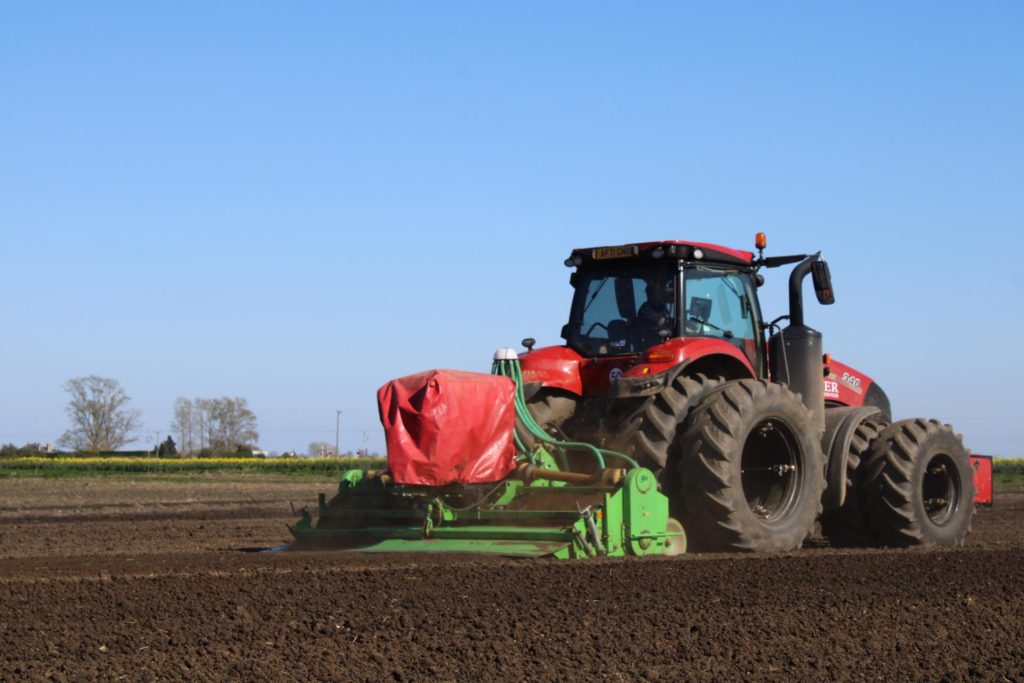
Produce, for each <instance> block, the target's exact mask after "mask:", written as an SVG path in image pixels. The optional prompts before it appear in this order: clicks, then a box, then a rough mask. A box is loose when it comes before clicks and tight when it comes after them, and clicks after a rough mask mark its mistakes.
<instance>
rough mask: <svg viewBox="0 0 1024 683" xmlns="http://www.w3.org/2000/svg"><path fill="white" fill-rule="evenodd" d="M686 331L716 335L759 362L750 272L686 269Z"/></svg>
mask: <svg viewBox="0 0 1024 683" xmlns="http://www.w3.org/2000/svg"><path fill="white" fill-rule="evenodd" d="M685 278H686V280H685V282H686V289H685V297H686V312H685V316H686V319H685V327H684V329H685V333H686V336H688V337H718V338H721V339H725V340H727V341H729V342H730V343H732V344H734V345H735V346H736V347H737V348H739V349H740V350H741V351H743V352H744V354H746V356H747V357H748V358H749V359H750V362H751V365H753V366H754V368H758V366H759V365H760V362H759V358H760V354H759V353H758V349H759V347H760V339H761V334H760V324H759V317H758V311H757V309H756V307H755V306H754V304H753V302H754V301H756V298H755V295H754V288H753V283H752V282H751V279H750V275H749V274H747V273H743V272H738V271H729V270H719V269H715V268H702V267H695V268H687V269H686V274H685Z"/></svg>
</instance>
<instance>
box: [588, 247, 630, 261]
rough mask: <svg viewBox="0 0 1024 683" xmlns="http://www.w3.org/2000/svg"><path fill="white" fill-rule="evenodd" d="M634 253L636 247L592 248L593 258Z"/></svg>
mask: <svg viewBox="0 0 1024 683" xmlns="http://www.w3.org/2000/svg"><path fill="white" fill-rule="evenodd" d="M635 254H636V247H632V246H630V247H601V248H600V249H595V250H594V258H595V259H606V258H626V257H627V256H633V255H635Z"/></svg>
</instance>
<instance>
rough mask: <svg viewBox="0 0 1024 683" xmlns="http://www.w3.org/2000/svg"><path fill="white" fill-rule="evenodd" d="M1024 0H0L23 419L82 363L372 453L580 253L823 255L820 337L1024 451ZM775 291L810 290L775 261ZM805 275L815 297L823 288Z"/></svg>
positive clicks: (9, 290) (7, 287) (482, 362)
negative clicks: (829, 292)
mask: <svg viewBox="0 0 1024 683" xmlns="http://www.w3.org/2000/svg"><path fill="white" fill-rule="evenodd" d="M1022 25H1024V5H1022V4H1021V3H1016V2H1006V3H999V2H987V3H968V4H964V3H941V2H906V3H855V4H845V5H841V4H839V3H817V2H807V3H798V2H783V3H742V2H737V3H700V4H697V3H679V2H670V3H644V4H642V5H636V4H632V5H630V4H628V3H627V4H625V5H622V4H612V3H602V2H597V3H593V2H588V3H573V2H566V3H508V4H498V3H468V2H437V3H413V2H394V3H354V2H353V3H343V2H325V3H317V2H305V3H284V2H277V3H275V2H224V3H198V2H196V3H190V2H181V1H175V2H165V3H161V2H150V3H129V2H95V3H80V2H79V3H75V2H68V3H59V2H32V3H3V4H2V5H0V84H2V95H0V98H2V106H0V143H2V148H0V256H2V258H3V266H2V268H0V293H2V294H0V295H2V297H3V301H2V304H0V442H2V443H8V442H13V443H16V444H22V443H25V442H27V441H40V442H44V443H45V442H47V441H50V442H55V441H56V440H57V438H58V437H59V436H60V434H61V433H62V432H63V431H64V430H65V429H66V428H67V427H68V423H67V419H66V416H65V414H64V406H65V403H66V399H67V396H66V394H65V393H64V391H63V390H62V385H63V383H64V382H65V381H67V380H68V379H69V378H72V377H78V376H83V375H89V374H97V375H101V376H105V377H111V378H114V379H117V380H118V381H119V382H120V383H121V384H122V386H123V387H124V388H125V390H126V391H127V392H128V394H129V395H130V396H131V397H132V405H133V406H134V407H135V408H137V409H139V410H140V411H141V413H142V420H143V423H144V427H143V429H142V430H141V431H140V432H139V434H138V437H139V440H138V441H137V442H136V446H137V447H149V446H151V445H152V444H153V443H154V440H155V439H156V438H157V437H158V436H159V437H160V438H163V437H165V436H166V435H167V433H168V429H169V426H170V423H171V419H172V406H173V403H174V400H175V398H177V397H179V396H185V397H216V396H241V397H245V398H247V399H248V401H249V403H250V405H251V407H252V408H253V410H254V411H255V413H256V415H257V417H258V418H259V431H260V433H261V439H260V445H261V446H262V447H264V448H266V449H270V450H276V451H284V450H289V449H294V450H296V451H299V452H304V451H305V450H306V446H307V444H309V443H310V442H311V441H315V440H322V441H327V442H333V441H334V437H335V426H336V411H337V410H341V411H342V416H341V435H340V440H341V449H342V450H343V451H344V450H350V449H355V448H363V447H367V448H369V449H370V450H383V447H384V446H383V431H382V430H381V427H380V424H379V421H378V418H377V411H376V397H375V392H376V390H377V388H378V387H379V386H381V385H382V384H384V383H385V382H387V381H388V380H389V379H392V378H395V377H399V376H402V375H406V374H409V373H412V372H417V371H420V370H426V369H430V368H456V369H464V370H478V371H483V372H486V371H488V369H489V367H490V359H491V355H492V354H493V352H494V350H495V349H496V348H498V347H503V346H515V347H518V346H519V340H521V339H522V338H524V337H528V336H530V337H535V338H536V339H537V340H538V344H539V345H547V344H557V343H561V340H560V339H559V336H558V335H559V331H560V328H561V326H562V324H563V323H565V322H566V320H567V317H568V308H569V302H570V298H571V289H570V287H569V284H568V275H569V271H568V269H566V268H565V266H564V265H563V264H562V262H563V260H564V259H565V258H566V256H568V254H569V252H570V251H571V249H572V248H574V247H585V246H595V245H604V244H622V243H628V242H636V241H651V240H660V239H684V240H694V241H706V242H716V243H720V244H724V245H727V246H732V247H737V248H743V249H752V247H753V240H754V235H755V233H756V232H758V231H764V232H766V233H767V235H768V249H767V253H768V254H787V253H805V252H810V251H817V250H821V251H822V253H823V256H824V257H825V258H826V259H827V260H828V261H829V263H830V265H831V270H832V276H833V281H834V284H835V291H836V298H837V302H836V304H835V305H834V306H831V307H827V308H826V307H820V306H818V305H817V304H812V305H811V306H810V307H809V308H808V312H807V321H808V324H810V325H812V326H814V327H816V328H817V329H819V330H821V331H822V333H823V334H824V339H825V347H826V350H827V351H829V352H830V353H831V354H832V355H833V356H834V357H835V358H837V359H839V360H842V361H844V362H846V363H848V364H850V365H852V366H854V367H855V368H857V369H858V370H860V371H862V372H864V373H865V374H867V375H868V376H870V377H873V378H874V379H876V380H877V381H878V382H879V384H880V385H881V386H882V387H883V388H884V389H885V390H886V392H887V393H888V394H889V397H890V400H891V401H892V405H893V412H894V416H895V417H896V418H906V417H914V416H923V417H934V418H938V419H941V420H943V421H946V422H950V423H952V424H954V426H955V427H956V428H957V430H958V431H960V432H962V433H963V434H964V438H965V442H966V444H967V446H968V447H969V448H971V449H973V450H974V451H975V452H980V453H988V454H995V455H1001V456H1006V457H1010V456H1024V409H1022V408H1021V406H1020V400H1019V398H1018V396H1019V390H1020V387H1021V386H1022V384H1024V370H1022V361H1021V359H1020V353H1019V349H1020V343H1019V342H1020V340H1021V339H1024V323H1022V316H1021V314H1020V304H1019V301H1020V296H1019V291H1020V289H1021V285H1022V284H1024V277H1022V275H1021V268H1020V266H1019V265H1018V260H1019V259H1020V255H1021V253H1022V247H1024V234H1022V228H1024V188H1022V179H1024V126H1022V125H1021V123H1022V121H1024V41H1022V40H1020V27H1021V26H1022ZM767 277H768V284H767V285H766V286H765V287H764V288H763V289H762V294H763V297H764V298H763V300H762V307H763V309H764V310H765V315H766V316H768V317H774V316H775V315H778V314H782V313H784V312H785V283H786V274H785V273H784V272H779V271H769V272H768V273H767ZM808 300H810V301H813V297H808Z"/></svg>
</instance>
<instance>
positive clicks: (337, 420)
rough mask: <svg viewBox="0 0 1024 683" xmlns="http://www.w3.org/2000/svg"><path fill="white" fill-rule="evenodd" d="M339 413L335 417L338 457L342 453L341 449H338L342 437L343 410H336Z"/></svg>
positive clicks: (335, 443)
mask: <svg viewBox="0 0 1024 683" xmlns="http://www.w3.org/2000/svg"><path fill="white" fill-rule="evenodd" d="M336 412H337V413H338V414H337V415H336V416H335V419H334V455H335V457H338V456H340V455H341V451H340V450H338V448H339V442H340V438H341V411H340V410H338V411H336Z"/></svg>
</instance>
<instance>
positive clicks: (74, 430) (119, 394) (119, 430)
mask: <svg viewBox="0 0 1024 683" xmlns="http://www.w3.org/2000/svg"><path fill="white" fill-rule="evenodd" d="M64 390H65V391H66V392H68V394H69V395H70V396H71V398H70V399H69V400H68V405H67V408H66V410H67V414H68V418H69V419H70V420H71V428H70V429H68V430H67V431H66V432H64V435H63V436H61V437H60V440H59V441H58V442H57V443H58V444H59V445H60V446H61V447H63V448H67V449H70V450H75V451H88V452H92V453H96V452H99V451H115V450H117V449H118V448H121V447H122V446H124V445H125V444H129V443H131V442H132V441H135V437H133V436H131V433H132V432H133V431H135V430H136V429H138V428H139V426H140V425H141V421H140V416H139V411H137V410H135V409H133V408H131V407H129V405H128V403H129V401H131V399H130V398H129V397H128V394H126V393H125V392H124V389H122V388H121V384H120V383H119V382H118V381H117V380H116V379H108V378H106V377H97V376H96V375H89V376H88V377H75V378H74V379H69V380H68V381H67V382H65V383H64Z"/></svg>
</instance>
